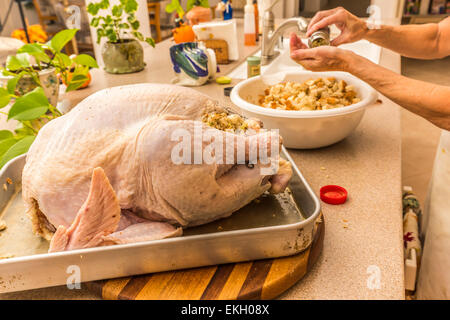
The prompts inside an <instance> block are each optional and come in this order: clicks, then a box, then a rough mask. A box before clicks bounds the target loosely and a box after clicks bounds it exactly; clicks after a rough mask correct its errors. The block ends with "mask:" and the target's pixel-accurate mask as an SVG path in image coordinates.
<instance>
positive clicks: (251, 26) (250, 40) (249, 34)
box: [244, 0, 256, 46]
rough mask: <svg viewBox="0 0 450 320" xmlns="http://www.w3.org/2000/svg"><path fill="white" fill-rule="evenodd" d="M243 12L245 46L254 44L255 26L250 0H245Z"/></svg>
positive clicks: (253, 10)
mask: <svg viewBox="0 0 450 320" xmlns="http://www.w3.org/2000/svg"><path fill="white" fill-rule="evenodd" d="M244 10H245V14H244V36H245V41H244V44H245V45H246V46H255V45H256V34H255V32H256V28H255V8H254V6H253V1H252V0H247V4H246V5H245V8H244Z"/></svg>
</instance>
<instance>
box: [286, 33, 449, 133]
mask: <svg viewBox="0 0 450 320" xmlns="http://www.w3.org/2000/svg"><path fill="white" fill-rule="evenodd" d="M290 47H291V58H292V59H293V60H295V61H296V62H297V63H299V64H301V65H302V66H303V67H305V68H306V69H308V70H312V71H329V70H335V71H346V72H349V73H351V74H353V75H354V76H356V77H358V78H360V79H361V80H363V81H365V82H367V83H368V84H370V85H371V86H372V87H373V88H374V89H376V90H377V91H379V92H381V93H382V94H383V95H385V96H386V97H388V98H389V99H391V100H393V101H395V102H396V103H397V104H399V105H400V106H402V107H404V108H405V109H408V110H409V111H411V112H414V113H416V114H417V115H419V116H421V117H423V118H425V119H427V120H428V121H430V122H432V123H433V124H435V125H436V126H438V127H440V128H443V129H446V130H450V87H445V86H439V85H436V84H432V83H427V82H423V81H418V80H414V79H410V78H407V77H404V76H402V75H399V74H397V73H395V72H393V71H390V70H388V69H386V68H383V67H381V66H379V65H377V64H375V63H373V62H371V61H369V60H367V59H366V58H363V57H361V56H359V55H357V54H355V53H353V52H351V51H348V50H343V49H340V48H336V47H330V46H324V47H318V48H314V49H308V48H307V47H306V46H305V45H304V44H303V43H302V42H301V40H300V38H298V37H297V36H296V35H295V34H292V35H291V45H290Z"/></svg>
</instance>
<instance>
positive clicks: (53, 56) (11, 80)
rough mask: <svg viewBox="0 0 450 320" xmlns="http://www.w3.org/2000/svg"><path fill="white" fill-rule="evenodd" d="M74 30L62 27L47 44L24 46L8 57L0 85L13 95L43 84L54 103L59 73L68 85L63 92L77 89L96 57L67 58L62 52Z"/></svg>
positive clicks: (0, 73)
mask: <svg viewBox="0 0 450 320" xmlns="http://www.w3.org/2000/svg"><path fill="white" fill-rule="evenodd" d="M77 31H78V30H77V29H66V30H62V31H60V32H58V33H57V34H55V35H54V36H53V38H52V39H51V40H50V41H49V42H47V43H27V44H25V45H23V46H22V47H21V48H19V49H18V50H17V54H16V55H11V56H8V58H7V59H6V65H5V68H2V69H0V86H1V87H3V88H7V90H8V91H10V92H11V93H14V94H15V95H16V96H22V95H24V94H26V93H27V92H30V91H32V90H33V89H34V88H36V87H42V89H43V92H44V93H45V95H46V96H47V98H48V100H49V102H50V104H52V105H54V106H56V103H57V101H58V93H59V79H58V75H59V76H60V77H61V78H62V80H63V81H64V83H65V84H66V85H67V89H66V91H72V90H76V89H78V88H80V87H81V86H82V85H83V84H84V83H85V82H86V81H87V80H88V79H89V78H88V73H89V68H97V67H98V65H97V62H96V61H95V59H94V58H92V57H91V56H89V55H86V54H80V55H78V56H73V57H69V56H68V55H66V54H65V53H63V52H61V50H62V49H63V48H64V46H65V45H66V44H67V43H68V42H69V41H71V40H72V38H73V37H74V36H75V34H76V32H77ZM69 78H70V80H69Z"/></svg>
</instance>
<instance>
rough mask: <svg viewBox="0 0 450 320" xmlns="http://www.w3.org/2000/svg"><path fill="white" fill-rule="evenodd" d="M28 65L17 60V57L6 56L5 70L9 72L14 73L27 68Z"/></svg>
mask: <svg viewBox="0 0 450 320" xmlns="http://www.w3.org/2000/svg"><path fill="white" fill-rule="evenodd" d="M22 57H23V53H22ZM29 66H30V63H26V62H25V63H23V58H22V59H19V57H17V56H8V58H6V69H8V70H10V71H16V70H20V69H23V68H26V67H29Z"/></svg>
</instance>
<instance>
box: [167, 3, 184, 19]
mask: <svg viewBox="0 0 450 320" xmlns="http://www.w3.org/2000/svg"><path fill="white" fill-rule="evenodd" d="M174 11H176V12H177V13H178V16H179V17H180V18H182V17H183V16H184V10H183V7H182V6H181V4H180V1H179V0H172V2H171V3H169V4H168V5H166V12H167V13H172V12H174Z"/></svg>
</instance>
